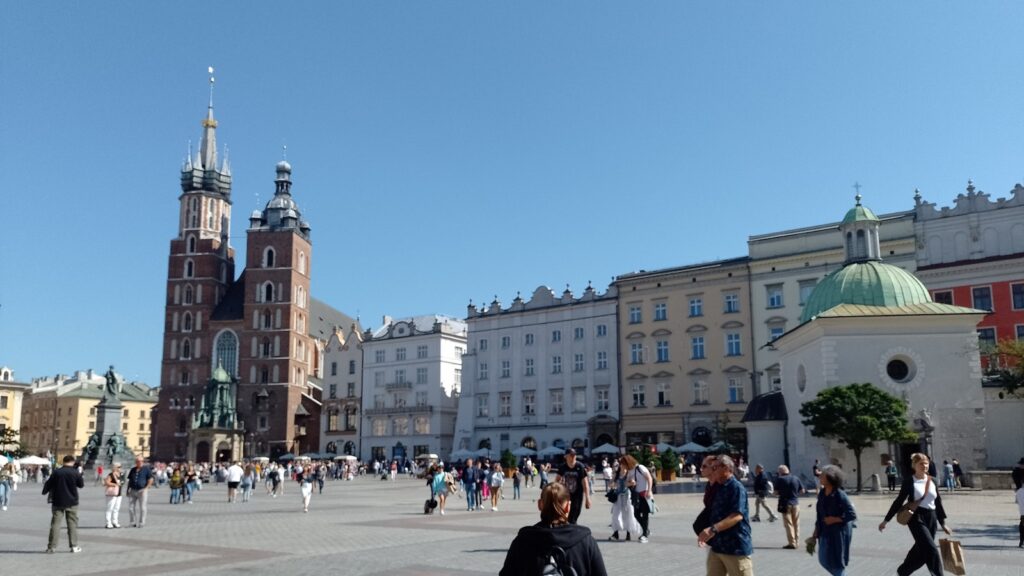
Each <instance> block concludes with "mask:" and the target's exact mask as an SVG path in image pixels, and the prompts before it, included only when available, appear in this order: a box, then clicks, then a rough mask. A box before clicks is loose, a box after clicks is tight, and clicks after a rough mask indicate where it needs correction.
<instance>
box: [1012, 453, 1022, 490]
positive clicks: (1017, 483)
mask: <svg viewBox="0 0 1024 576" xmlns="http://www.w3.org/2000/svg"><path fill="white" fill-rule="evenodd" d="M1010 477H1011V478H1013V490H1014V491H1017V490H1020V487H1021V486H1024V458H1021V459H1020V461H1019V462H1017V467H1016V468H1014V469H1013V472H1012V473H1011V474H1010Z"/></svg>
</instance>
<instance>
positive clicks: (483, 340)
mask: <svg viewBox="0 0 1024 576" xmlns="http://www.w3.org/2000/svg"><path fill="white" fill-rule="evenodd" d="M479 348H480V350H481V351H483V350H487V338H481V339H480V344H479Z"/></svg>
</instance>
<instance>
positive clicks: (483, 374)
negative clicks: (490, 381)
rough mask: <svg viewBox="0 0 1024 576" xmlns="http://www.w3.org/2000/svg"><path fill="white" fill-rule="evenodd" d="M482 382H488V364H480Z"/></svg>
mask: <svg viewBox="0 0 1024 576" xmlns="http://www.w3.org/2000/svg"><path fill="white" fill-rule="evenodd" d="M479 379H480V380H487V362H481V363H480V378H479Z"/></svg>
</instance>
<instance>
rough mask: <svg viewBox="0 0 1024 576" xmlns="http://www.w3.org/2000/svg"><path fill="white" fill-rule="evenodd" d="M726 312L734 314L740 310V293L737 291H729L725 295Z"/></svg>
mask: <svg viewBox="0 0 1024 576" xmlns="http://www.w3.org/2000/svg"><path fill="white" fill-rule="evenodd" d="M724 299H725V313H726V314H733V313H736V312H739V311H740V295H739V294H737V293H735V292H729V293H728V294H726V295H725V297H724Z"/></svg>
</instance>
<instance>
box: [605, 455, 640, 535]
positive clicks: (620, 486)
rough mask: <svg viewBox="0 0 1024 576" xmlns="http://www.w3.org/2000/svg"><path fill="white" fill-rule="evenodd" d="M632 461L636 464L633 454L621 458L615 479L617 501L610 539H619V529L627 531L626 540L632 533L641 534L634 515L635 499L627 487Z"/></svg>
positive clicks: (613, 510)
mask: <svg viewBox="0 0 1024 576" xmlns="http://www.w3.org/2000/svg"><path fill="white" fill-rule="evenodd" d="M630 462H632V463H633V465H634V466H635V465H636V460H635V459H634V458H633V457H632V456H622V457H620V458H619V474H618V478H616V479H615V486H614V487H613V489H614V490H615V492H616V497H615V503H614V504H612V530H613V532H612V535H611V536H610V537H609V538H608V539H609V540H618V539H619V531H620V530H621V531H623V532H625V533H626V540H629V539H630V537H631V536H632V535H636V536H639V535H640V523H639V522H637V521H636V517H635V516H634V515H633V500H632V498H630V491H629V489H628V488H626V477H627V476H629V475H630V468H631V467H630Z"/></svg>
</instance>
